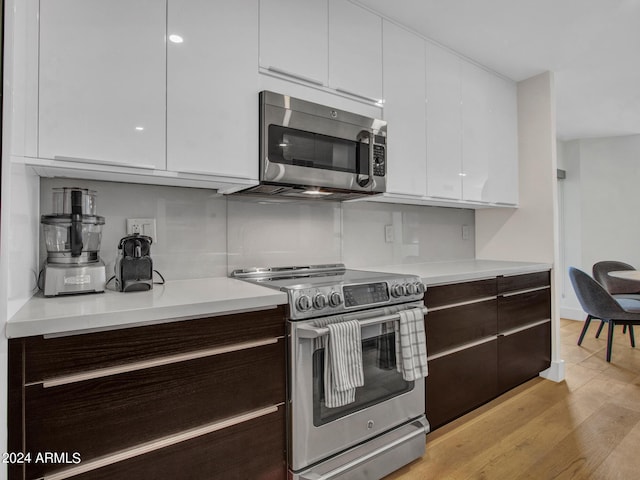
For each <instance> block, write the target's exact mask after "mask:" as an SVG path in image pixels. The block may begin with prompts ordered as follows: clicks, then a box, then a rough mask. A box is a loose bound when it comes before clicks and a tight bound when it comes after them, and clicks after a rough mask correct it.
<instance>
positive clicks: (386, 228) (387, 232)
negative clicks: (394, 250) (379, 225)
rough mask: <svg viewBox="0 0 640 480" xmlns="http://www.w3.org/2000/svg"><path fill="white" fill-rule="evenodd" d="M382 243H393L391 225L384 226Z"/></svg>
mask: <svg viewBox="0 0 640 480" xmlns="http://www.w3.org/2000/svg"><path fill="white" fill-rule="evenodd" d="M384 241H385V242H387V243H393V225H385V226H384Z"/></svg>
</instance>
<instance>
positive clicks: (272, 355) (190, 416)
mask: <svg viewBox="0 0 640 480" xmlns="http://www.w3.org/2000/svg"><path fill="white" fill-rule="evenodd" d="M285 371H286V370H285V340H284V339H283V338H281V339H280V340H279V341H277V342H276V343H273V344H270V345H265V346H262V347H255V348H251V349H246V350H241V351H236V352H231V353H224V354H220V355H213V356H210V357H204V358H198V359H194V360H188V361H182V362H177V363H171V364H168V365H161V366H157V367H152V368H145V369H142V370H135V371H130V372H125V373H120V374H116V375H110V376H107V377H102V378H96V379H90V380H85V381H78V382H74V383H69V384H65V385H60V386H52V387H48V388H44V387H43V386H42V385H41V384H36V385H31V386H27V387H26V399H25V418H26V425H25V427H26V447H27V450H28V451H32V452H38V451H40V452H44V451H57V452H60V451H64V452H79V453H80V454H81V457H82V461H83V462H86V461H88V460H90V459H92V458H95V457H98V456H101V455H105V454H110V453H113V452H115V451H118V450H123V449H126V448H130V447H132V446H135V445H137V444H141V443H145V442H148V441H152V440H155V439H158V438H161V437H164V436H169V435H172V434H175V433H178V432H181V431H184V430H188V429H191V428H195V427H199V426H201V425H203V424H207V423H211V422H216V421H219V420H221V419H224V418H227V417H231V416H234V415H238V414H241V413H244V412H247V411H251V410H255V409H259V408H261V407H264V406H269V405H275V404H278V403H281V402H284V401H285V395H286V394H285ZM249 451H250V450H249ZM46 468H51V466H47V465H43V464H31V465H29V466H27V472H28V474H29V475H28V478H36V477H37V476H40V475H42V474H44V473H46V470H45V469H46ZM87 478H88V477H87ZM101 478H102V477H101ZM105 478H106V477H105ZM129 478H185V477H180V476H178V477H173V476H169V477H167V476H160V477H154V476H153V475H151V476H149V475H145V476H143V477H129ZM209 478H210V477H209Z"/></svg>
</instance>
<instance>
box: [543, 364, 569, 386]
mask: <svg viewBox="0 0 640 480" xmlns="http://www.w3.org/2000/svg"><path fill="white" fill-rule="evenodd" d="M540 376H541V377H542V378H546V379H547V380H551V381H553V382H562V381H563V380H564V360H556V361H553V362H551V366H550V367H549V368H547V369H546V370H544V371H542V372H540Z"/></svg>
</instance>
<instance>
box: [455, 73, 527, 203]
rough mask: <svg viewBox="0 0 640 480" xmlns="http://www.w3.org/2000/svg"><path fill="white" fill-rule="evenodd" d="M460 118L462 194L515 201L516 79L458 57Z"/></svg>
mask: <svg viewBox="0 0 640 480" xmlns="http://www.w3.org/2000/svg"><path fill="white" fill-rule="evenodd" d="M462 118H463V136H462V149H463V162H462V163H463V167H464V174H465V175H464V177H463V188H462V193H463V199H464V200H471V201H481V202H489V203H501V204H508V205H515V204H517V203H518V152H517V150H518V145H517V143H518V130H517V95H516V86H515V83H513V82H510V81H508V80H505V79H503V78H501V77H499V76H498V75H495V74H493V73H491V72H488V71H486V70H484V69H482V68H480V67H478V66H476V65H473V64H471V63H469V62H463V66H462Z"/></svg>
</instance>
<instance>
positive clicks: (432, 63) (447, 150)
mask: <svg viewBox="0 0 640 480" xmlns="http://www.w3.org/2000/svg"><path fill="white" fill-rule="evenodd" d="M426 55H427V195H428V196H430V197H438V198H446V199H453V200H459V199H461V198H462V178H463V177H462V175H463V174H464V172H463V168H462V109H461V101H462V99H461V90H460V69H461V59H460V57H458V56H457V55H455V54H453V53H451V52H449V51H448V50H445V49H444V48H441V47H439V46H437V45H434V44H432V43H430V42H426Z"/></svg>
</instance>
